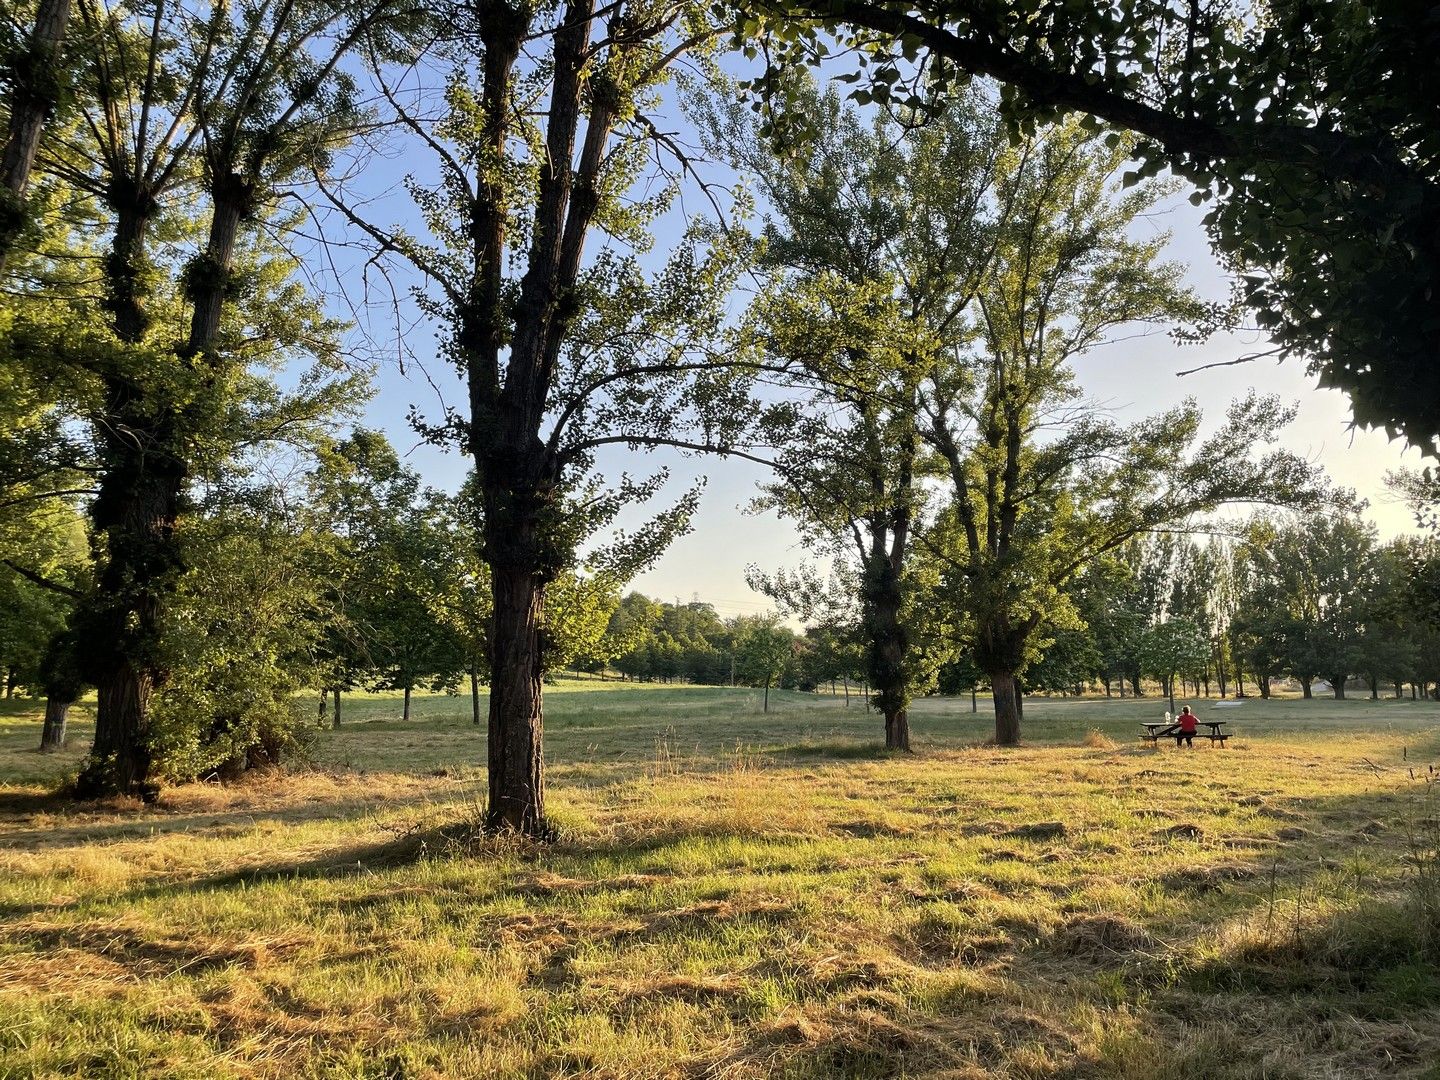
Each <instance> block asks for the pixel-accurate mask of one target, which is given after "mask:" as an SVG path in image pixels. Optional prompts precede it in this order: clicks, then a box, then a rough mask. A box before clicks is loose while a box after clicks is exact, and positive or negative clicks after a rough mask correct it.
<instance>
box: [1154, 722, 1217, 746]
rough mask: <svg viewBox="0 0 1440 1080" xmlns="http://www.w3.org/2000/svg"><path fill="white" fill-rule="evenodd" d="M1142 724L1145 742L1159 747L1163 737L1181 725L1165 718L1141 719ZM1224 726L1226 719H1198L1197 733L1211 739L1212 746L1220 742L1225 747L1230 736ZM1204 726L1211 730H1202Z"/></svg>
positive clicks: (1171, 733) (1169, 734) (1173, 732)
mask: <svg viewBox="0 0 1440 1080" xmlns="http://www.w3.org/2000/svg"><path fill="white" fill-rule="evenodd" d="M1140 726H1141V727H1143V728H1144V729H1145V730H1144V731H1143V732H1141V733H1140V738H1141V739H1143V740H1144V741H1145V742H1148V743H1149V744H1150V745H1151V746H1157V747H1158V746H1159V745H1160V740H1161V739H1164V738H1168V737H1169V736H1171V735H1174V734H1175V733H1176V732H1177V731H1179V730H1180V725H1179V724H1178V723H1176V722H1175V721H1173V720H1172V721H1170V722H1169V723H1166V722H1165V721H1164V720H1154V721H1150V720H1145V721H1141V724H1140ZM1224 726H1225V721H1224V720H1199V719H1197V720H1196V731H1195V734H1196V735H1198V736H1199V737H1200V738H1202V739H1209V740H1210V745H1211V746H1214V745H1215V744H1216V743H1217V742H1218V743H1219V744H1220V745H1221V746H1222V747H1223V746H1224V745H1225V740H1226V739H1228V738H1229V737H1230V736H1229V735H1227V734H1226V733H1225V732H1223V731H1221V730H1220V729H1221V728H1223V727H1224ZM1202 727H1204V728H1209V729H1210V730H1209V731H1200V730H1199V729H1200V728H1202Z"/></svg>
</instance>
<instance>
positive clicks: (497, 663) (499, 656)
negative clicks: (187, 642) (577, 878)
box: [485, 561, 550, 837]
mask: <svg viewBox="0 0 1440 1080" xmlns="http://www.w3.org/2000/svg"><path fill="white" fill-rule="evenodd" d="M490 580H491V586H492V588H493V590H494V598H495V606H494V613H493V615H492V630H491V634H490V673H491V674H490V728H489V735H490V748H489V749H490V805H489V808H488V810H487V812H486V819H485V826H486V828H487V829H489V830H492V831H498V830H502V829H513V830H515V831H516V832H519V833H521V834H523V835H525V836H534V837H546V836H548V835H549V834H550V826H549V823H548V822H547V821H546V820H545V777H544V768H545V760H544V752H543V749H542V736H543V725H542V715H543V705H544V702H543V689H542V685H543V681H542V676H543V673H544V666H543V657H542V655H541V651H540V624H541V618H542V616H543V613H544V606H545V592H544V586H543V585H541V584H540V581H539V579H538V577H537V576H536V574H535V572H534V571H533V570H532V569H531V568H529V567H524V566H515V565H507V564H505V563H502V562H498V561H497V562H495V563H492V565H491V573H490Z"/></svg>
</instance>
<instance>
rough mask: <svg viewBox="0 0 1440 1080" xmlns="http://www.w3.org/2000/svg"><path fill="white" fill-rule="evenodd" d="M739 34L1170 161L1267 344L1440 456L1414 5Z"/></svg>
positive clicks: (874, 88) (869, 19)
mask: <svg viewBox="0 0 1440 1080" xmlns="http://www.w3.org/2000/svg"><path fill="white" fill-rule="evenodd" d="M737 20H738V29H739V31H740V33H741V34H742V35H743V36H745V37H746V38H754V37H756V36H759V37H762V38H764V39H765V43H766V45H767V55H768V56H769V57H770V58H771V59H772V62H773V61H775V60H776V59H777V58H783V57H785V56H792V57H807V58H815V57H819V56H824V55H829V54H832V53H834V54H841V55H843V54H846V53H848V52H852V51H853V52H854V53H857V54H858V55H860V56H861V57H862V60H863V61H864V62H865V66H864V76H865V79H864V81H863V82H862V83H861V87H860V89H858V90H857V91H856V94H857V96H859V97H862V99H865V100H870V99H873V100H877V101H880V102H892V101H906V100H917V99H923V98H926V97H938V98H942V99H943V98H944V97H945V96H947V95H948V94H950V93H952V92H953V89H954V87H955V86H956V85H957V84H959V83H961V82H963V81H964V80H965V79H966V78H967V77H969V76H976V75H978V76H987V77H989V78H993V79H996V80H999V81H1000V82H1002V83H1003V84H1004V85H1005V92H1004V95H1003V98H1002V106H1003V108H1004V110H1005V112H1006V113H1007V115H1008V116H1009V117H1010V118H1011V119H1012V120H1014V121H1015V122H1017V123H1018V124H1020V125H1021V126H1024V127H1028V126H1030V125H1033V124H1034V123H1035V122H1037V121H1041V120H1045V119H1047V118H1050V117H1052V116H1054V115H1055V114H1056V113H1057V112H1062V111H1074V112H1078V113H1081V114H1084V115H1086V116H1088V117H1093V118H1097V119H1098V120H1099V121H1103V122H1105V123H1108V124H1111V125H1114V126H1116V127H1119V128H1127V129H1129V130H1130V131H1132V132H1135V133H1136V134H1137V135H1138V136H1139V138H1138V141H1137V142H1136V144H1135V146H1134V148H1133V151H1132V152H1133V154H1134V155H1135V156H1136V158H1137V159H1138V160H1139V161H1140V167H1139V169H1138V170H1137V174H1138V175H1139V176H1142V177H1143V176H1153V175H1156V174H1158V173H1159V172H1160V171H1161V170H1162V169H1164V168H1169V169H1171V170H1172V171H1174V172H1175V173H1176V174H1178V175H1181V176H1184V177H1186V178H1188V179H1189V180H1191V181H1192V182H1193V183H1194V184H1195V186H1196V192H1195V194H1194V195H1193V196H1192V201H1194V202H1197V203H1199V202H1203V201H1205V200H1206V199H1213V200H1214V201H1215V206H1214V207H1213V209H1212V210H1211V212H1210V213H1209V215H1208V216H1207V218H1206V224H1207V227H1208V228H1209V230H1210V235H1211V239H1212V243H1213V244H1214V246H1215V248H1216V250H1217V252H1218V253H1219V254H1220V255H1221V256H1222V257H1223V258H1224V259H1225V260H1226V261H1227V263H1229V264H1230V265H1231V266H1232V267H1233V269H1234V270H1235V271H1236V272H1237V273H1238V275H1239V276H1238V278H1237V290H1238V298H1239V300H1240V301H1241V302H1242V303H1243V304H1244V305H1246V306H1248V307H1249V308H1250V310H1251V311H1252V312H1253V313H1254V315H1255V318H1256V321H1257V323H1258V324H1259V326H1260V327H1261V328H1262V329H1264V330H1265V331H1267V332H1268V333H1269V335H1270V337H1271V340H1272V342H1273V344H1274V351H1275V352H1278V353H1280V354H1282V355H1297V356H1300V357H1303V358H1304V359H1305V360H1306V361H1307V363H1308V365H1309V367H1310V370H1311V371H1312V372H1313V373H1315V374H1316V375H1318V376H1319V379H1320V382H1321V383H1322V385H1327V386H1335V387H1338V388H1340V389H1342V390H1344V391H1345V392H1346V393H1347V394H1348V395H1349V396H1350V399H1351V403H1352V407H1353V409H1354V415H1355V419H1356V421H1357V422H1358V423H1360V424H1364V425H1367V426H1378V427H1383V428H1385V429H1386V430H1387V431H1389V432H1391V433H1392V434H1403V435H1404V436H1405V437H1406V438H1407V439H1409V440H1410V441H1411V442H1412V443H1413V444H1415V445H1417V446H1421V447H1423V448H1425V449H1427V451H1429V452H1432V453H1433V452H1435V451H1436V449H1437V448H1440V371H1437V368H1436V365H1435V364H1434V363H1433V362H1432V358H1433V352H1434V348H1433V343H1434V341H1435V339H1436V337H1437V334H1440V300H1437V293H1440V289H1437V287H1436V282H1437V277H1440V150H1437V146H1436V143H1435V140H1434V139H1433V131H1434V102H1435V101H1436V99H1437V98H1440V86H1437V81H1436V79H1437V76H1436V73H1435V66H1434V55H1435V52H1436V50H1437V48H1440V24H1437V23H1436V21H1435V19H1434V17H1433V10H1432V5H1431V3H1430V2H1429V0H1393V2H1390V3H1386V4H1369V3H1364V2H1362V0H1336V2H1331V3H1325V4H1315V3H1312V2H1310V0H1251V2H1249V3H1240V2H1230V0H1214V2H1211V0H1194V2H1190V3H1175V2H1173V0H1135V2H1130V3H1125V4H1119V5H1115V4H1075V3H1058V2H1054V0H1019V2H1017V0H959V2H947V3H945V4H937V3H920V4H918V5H917V4H915V3H911V2H904V3H902V2H898V0H774V2H772V3H768V4H761V5H754V4H750V5H745V6H744V7H743V8H741V9H740V12H739V14H738V15H737ZM779 68H783V64H777V65H775V66H771V67H768V68H767V76H766V77H764V78H762V79H761V80H760V84H761V85H762V86H763V87H765V88H771V87H774V86H776V85H778V84H777V83H776V80H775V78H774V75H773V73H774V72H775V71H776V70H777V69H779ZM852 77H853V76H852ZM786 119H788V120H789V123H788V125H786V127H787V128H788V127H799V128H803V127H804V126H805V119H804V117H803V116H800V117H794V116H791V117H787V118H786Z"/></svg>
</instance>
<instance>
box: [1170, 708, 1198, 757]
mask: <svg viewBox="0 0 1440 1080" xmlns="http://www.w3.org/2000/svg"><path fill="white" fill-rule="evenodd" d="M1175 720H1176V723H1175V727H1174V728H1173V729H1172V730H1174V732H1175V745H1176V746H1179V745H1180V742H1181V740H1184V742H1185V744H1186V745H1187V746H1190V747H1192V748H1193V747H1194V745H1195V728H1196V726H1197V725H1198V723H1199V722H1198V721H1197V720H1196V719H1195V714H1194V713H1192V712H1191V711H1190V706H1189V705H1186V706H1184V707H1183V708H1182V709H1181V710H1180V715H1179V716H1177V717H1176V718H1175Z"/></svg>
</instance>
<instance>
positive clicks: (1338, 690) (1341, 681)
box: [1330, 675, 1345, 701]
mask: <svg viewBox="0 0 1440 1080" xmlns="http://www.w3.org/2000/svg"><path fill="white" fill-rule="evenodd" d="M1330 686H1331V687H1332V688H1333V689H1334V691H1335V700H1336V701H1344V700H1345V676H1343V675H1342V676H1341V677H1340V678H1338V679H1331V680H1330Z"/></svg>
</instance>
